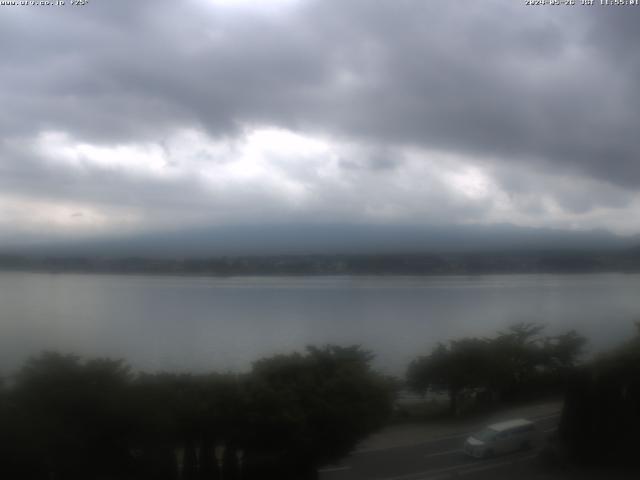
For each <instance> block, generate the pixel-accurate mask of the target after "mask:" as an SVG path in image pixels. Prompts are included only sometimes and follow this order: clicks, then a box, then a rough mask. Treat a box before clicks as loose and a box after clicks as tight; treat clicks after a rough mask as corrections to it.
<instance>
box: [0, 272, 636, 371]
mask: <svg viewBox="0 0 640 480" xmlns="http://www.w3.org/2000/svg"><path fill="white" fill-rule="evenodd" d="M638 319H640V275H637V274H633V275H625V274H597V275H488V276H472V277H467V276H447V277H391V276H390V277H295V278H293V277H291V278H289V277H278V278H209V277H206V278H203V277H172V276H166V277H161V276H159V277H153V276H121V275H85V274H78V275H76V274H39V273H6V272H5V273H0V374H7V373H10V372H11V371H13V370H14V369H15V368H16V367H17V366H18V365H20V363H21V362H22V361H23V360H24V359H25V358H27V357H28V356H29V355H32V354H35V353H38V352H40V351H42V350H44V349H48V350H57V351H62V352H65V353H66V352H69V353H76V354H80V355H85V356H111V357H121V358H125V359H126V360H127V361H129V362H130V363H131V364H132V365H133V366H134V367H135V368H137V369H142V370H149V371H156V370H172V371H185V370H195V371H206V370H232V371H243V370H246V369H248V368H249V367H250V365H251V362H252V361H254V360H256V359H258V358H260V357H262V356H265V355H270V354H273V353H284V352H290V351H293V350H300V349H303V348H304V346H305V345H308V344H315V345H321V344H325V343H338V344H343V345H348V344H354V343H357V344H361V345H362V346H364V347H365V348H368V349H370V350H372V351H374V352H375V353H376V354H377V357H376V361H375V362H376V367H378V368H379V369H381V370H383V371H385V372H387V373H394V374H402V372H403V371H404V369H405V368H406V366H407V364H408V362H409V361H410V360H411V359H413V358H414V357H415V356H417V355H420V354H425V353H427V352H428V351H429V350H430V349H431V348H432V347H433V345H434V344H435V343H436V342H438V341H444V340H448V339H452V338H456V337H459V336H462V335H492V334H493V333H495V332H496V331H498V330H500V329H503V328H505V327H506V326H508V325H509V324H511V323H515V322H519V321H535V322H543V323H545V324H547V325H548V332H549V333H557V332H561V331H564V330H567V329H570V328H575V329H577V330H578V331H579V332H581V333H582V334H584V335H586V336H587V337H588V338H589V340H590V349H591V351H592V352H595V351H599V350H601V349H604V348H607V347H610V346H613V345H615V344H616V343H617V342H620V341H622V340H624V339H625V338H626V337H628V336H630V335H631V334H632V333H633V331H634V327H633V320H638Z"/></svg>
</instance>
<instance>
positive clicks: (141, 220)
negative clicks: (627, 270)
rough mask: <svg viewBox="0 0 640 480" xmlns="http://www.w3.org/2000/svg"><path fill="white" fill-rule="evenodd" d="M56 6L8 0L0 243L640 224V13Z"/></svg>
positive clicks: (511, 4)
mask: <svg viewBox="0 0 640 480" xmlns="http://www.w3.org/2000/svg"><path fill="white" fill-rule="evenodd" d="M18 3H19V2H18ZM66 3H67V5H66V6H64V7H55V6H20V5H16V6H0V45H2V49H0V74H1V76H0V78H1V79H2V83H1V86H2V88H0V229H1V231H2V232H3V240H2V241H4V242H9V241H13V242H15V241H16V240H20V239H25V240H26V239H29V238H37V237H38V236H42V235H43V234H47V235H74V236H82V235H102V234H114V233H123V234H124V233H127V234H128V233H131V232H139V231H145V230H157V229H166V228H178V229H181V228H190V227H193V226H200V225H227V224H253V223H288V224H292V223H293V224H295V223H296V222H320V223H321V222H332V223H336V222H343V223H354V224H362V223H368V224H396V225H397V224H402V225H418V226H425V225H431V224H447V223H453V224H470V223H471V224H473V223H480V224H491V223H513V224H515V225H522V226H535V227H538V226H539V227H553V228H568V229H592V228H606V229H610V230H612V231H615V232H618V233H634V234H635V233H639V232H640V215H638V213H639V212H640V193H639V189H638V187H639V186H640V95H639V93H638V91H639V90H638V79H639V78H640V52H639V50H638V45H639V44H640V28H638V24H639V21H640V7H613V6H610V7H605V6H600V5H595V6H592V7H586V6H580V5H576V6H573V7H570V6H549V5H547V6H537V7H528V6H525V5H524V3H525V2H524V0H522V1H514V0H504V1H500V0H496V1H493V0H474V1H472V0H460V1H455V2H454V1H436V0H434V1H424V0H415V1H412V0H388V1H373V0H335V1H333V0H259V1H258V0H255V1H250V0H236V1H233V0H224V1H223V0H180V1H175V0H171V1H169V0H167V1H165V0H153V1H151V0H149V1H144V0H136V1H130V0H89V2H88V5H87V6H85V7H74V6H71V5H70V3H71V2H70V1H67V2H66ZM578 3H580V1H579V0H578Z"/></svg>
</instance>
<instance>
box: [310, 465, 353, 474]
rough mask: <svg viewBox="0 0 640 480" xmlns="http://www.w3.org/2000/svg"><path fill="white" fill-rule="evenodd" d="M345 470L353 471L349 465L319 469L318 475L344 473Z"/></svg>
mask: <svg viewBox="0 0 640 480" xmlns="http://www.w3.org/2000/svg"><path fill="white" fill-rule="evenodd" d="M345 470H351V467H349V466H348V465H346V466H344V467H327V468H320V469H318V473H329V472H343V471H345Z"/></svg>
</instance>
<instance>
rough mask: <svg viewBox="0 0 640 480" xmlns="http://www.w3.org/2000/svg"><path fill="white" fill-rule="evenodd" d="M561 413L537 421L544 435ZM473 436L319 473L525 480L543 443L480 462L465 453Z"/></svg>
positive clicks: (362, 455) (328, 479) (367, 454)
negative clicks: (463, 449)
mask: <svg viewBox="0 0 640 480" xmlns="http://www.w3.org/2000/svg"><path fill="white" fill-rule="evenodd" d="M559 418H560V417H559V413H554V414H549V415H545V416H542V417H538V418H533V420H535V421H536V424H537V425H538V427H539V429H540V431H541V432H542V433H543V434H545V433H546V434H548V433H550V432H551V431H553V430H554V429H555V428H556V426H557V423H558V420H559ZM471 433H472V432H464V433H456V434H455V435H451V436H446V437H441V438H437V439H432V440H429V441H426V442H423V443H419V444H414V445H409V446H397V447H390V448H386V449H376V450H370V451H361V452H356V453H353V454H352V455H350V456H349V457H347V458H346V459H345V460H344V461H343V462H342V463H340V464H339V465H334V466H331V467H326V468H323V469H321V470H319V474H320V475H319V476H320V480H446V479H448V478H465V479H468V480H480V479H484V478H487V479H488V478H492V479H495V478H496V477H498V478H518V479H519V480H523V479H524V478H525V477H526V476H527V475H525V474H526V473H528V472H531V471H532V470H533V466H534V462H535V457H536V456H537V455H538V453H539V450H540V449H541V448H542V444H543V441H542V440H541V441H540V442H538V443H537V444H536V445H535V446H534V447H532V448H530V449H529V450H527V451H524V452H517V453H513V454H509V455H502V456H497V457H495V458H491V459H487V460H477V459H474V458H470V457H468V456H466V455H465V454H464V453H463V452H462V445H463V443H464V440H465V438H466V437H467V436H468V435H469V434H471Z"/></svg>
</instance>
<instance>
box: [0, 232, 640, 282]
mask: <svg viewBox="0 0 640 480" xmlns="http://www.w3.org/2000/svg"><path fill="white" fill-rule="evenodd" d="M0 268H2V269H5V270H22V271H24V270H36V271H52V272H65V271H76V272H78V271H79V272H113V273H149V274H154V273H157V274H167V273H168V274H196V275H386V274H398V275H442V274H482V273H542V272H605V271H640V239H638V238H636V237H621V236H617V235H614V234H612V233H609V232H606V231H592V232H573V231H563V230H549V229H529V228H520V227H514V226H512V225H494V226H491V227H487V226H457V227H451V226H448V227H431V228H428V229H427V228H419V227H409V226H404V227H388V226H387V227H381V226H372V225H363V226H354V225H305V226H304V227H300V226H295V227H294V226H288V225H279V226H274V225H270V226H256V225H253V226H236V227H225V228H206V229H199V230H190V231H181V232H163V233H159V234H155V235H151V234H145V235H138V236H131V237H128V238H114V239H111V240H107V239H103V240H94V241H84V242H83V241H75V242H66V243H65V242H62V243H58V244H42V245H40V246H39V247H24V248H21V249H11V250H9V249H6V250H5V251H4V253H2V254H0Z"/></svg>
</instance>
